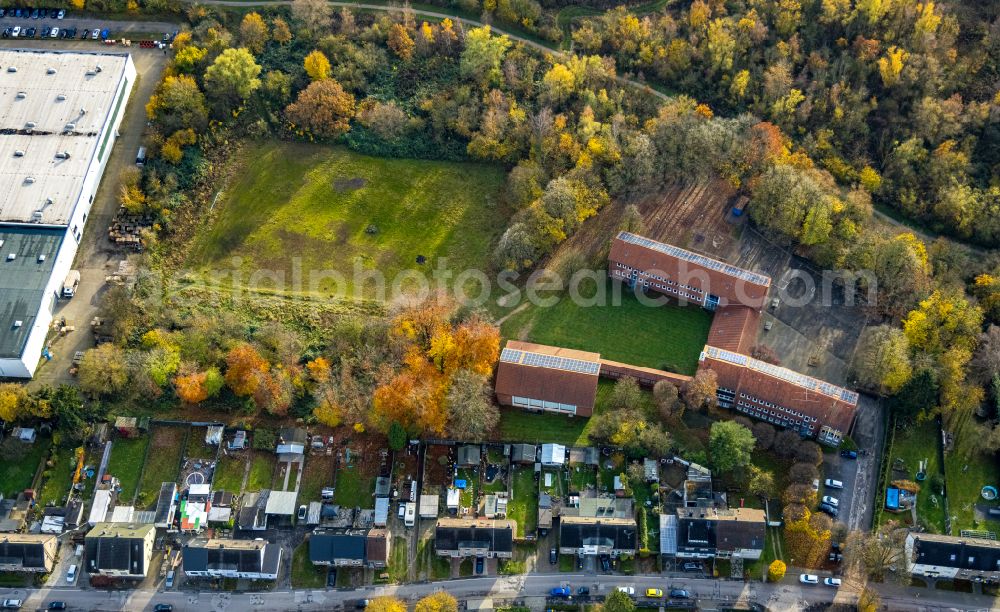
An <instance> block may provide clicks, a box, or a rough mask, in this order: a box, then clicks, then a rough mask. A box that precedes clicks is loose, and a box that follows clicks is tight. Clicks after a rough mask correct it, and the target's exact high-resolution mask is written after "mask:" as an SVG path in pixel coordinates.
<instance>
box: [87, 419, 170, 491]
mask: <svg viewBox="0 0 1000 612" xmlns="http://www.w3.org/2000/svg"><path fill="white" fill-rule="evenodd" d="M149 440H150V438H149V436H141V437H138V438H117V439H115V440H114V441H113V442H112V443H111V458H110V459H109V460H108V470H107V473H108V474H110V475H112V476H114V477H115V478H117V479H118V482H119V483H121V488H122V494H121V499H122V502H123V503H128V502H129V501H131V500H132V498H133V497H134V496H135V495H136V493H138V488H139V477H140V476H141V475H142V465H143V463H144V462H145V460H146V447H148V446H149ZM94 459H95V460H96V461H98V462H99V461H100V455H99V454H98V455H96V456H95V457H94ZM91 465H94V464H91ZM175 467H176V465H175ZM94 469H95V471H96V469H97V466H96V465H94Z"/></svg>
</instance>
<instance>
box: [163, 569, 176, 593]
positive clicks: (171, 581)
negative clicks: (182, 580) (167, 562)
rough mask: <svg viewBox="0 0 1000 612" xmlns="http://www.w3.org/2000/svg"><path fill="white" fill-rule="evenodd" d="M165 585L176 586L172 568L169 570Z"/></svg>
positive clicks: (169, 587)
mask: <svg viewBox="0 0 1000 612" xmlns="http://www.w3.org/2000/svg"><path fill="white" fill-rule="evenodd" d="M163 586H165V587H166V588H168V589H172V588H174V570H170V571H169V572H167V581H166V582H165V583H164V585H163Z"/></svg>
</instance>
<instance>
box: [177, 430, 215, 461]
mask: <svg viewBox="0 0 1000 612" xmlns="http://www.w3.org/2000/svg"><path fill="white" fill-rule="evenodd" d="M207 431H208V427H192V428H191V433H190V434H189V435H188V441H187V448H186V449H185V451H184V456H185V457H188V458H191V459H210V460H211V459H215V456H216V455H217V454H218V451H219V447H217V446H214V445H212V444H205V433H206V432H207Z"/></svg>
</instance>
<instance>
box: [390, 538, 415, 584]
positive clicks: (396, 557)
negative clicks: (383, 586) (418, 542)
mask: <svg viewBox="0 0 1000 612" xmlns="http://www.w3.org/2000/svg"><path fill="white" fill-rule="evenodd" d="M409 544H410V543H409V541H408V540H407V539H406V538H399V537H397V538H393V539H392V548H391V549H390V550H389V564H388V568H387V569H386V571H388V572H389V581H390V582H396V583H400V582H406V579H407V577H408V572H409V570H410V561H409V558H408V557H409V554H408V553H409V550H410V546H409ZM420 552H423V551H419V552H418V554H420Z"/></svg>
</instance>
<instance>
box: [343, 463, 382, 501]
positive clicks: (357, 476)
mask: <svg viewBox="0 0 1000 612" xmlns="http://www.w3.org/2000/svg"><path fill="white" fill-rule="evenodd" d="M335 486H336V489H335V491H334V493H333V501H335V502H336V503H338V504H340V505H341V506H344V507H346V508H371V507H372V506H373V504H374V503H375V502H374V495H375V473H374V472H371V473H369V472H368V471H367V470H365V469H364V464H351V465H346V466H345V465H341V466H340V468H339V469H338V470H337V473H336V485H335Z"/></svg>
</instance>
